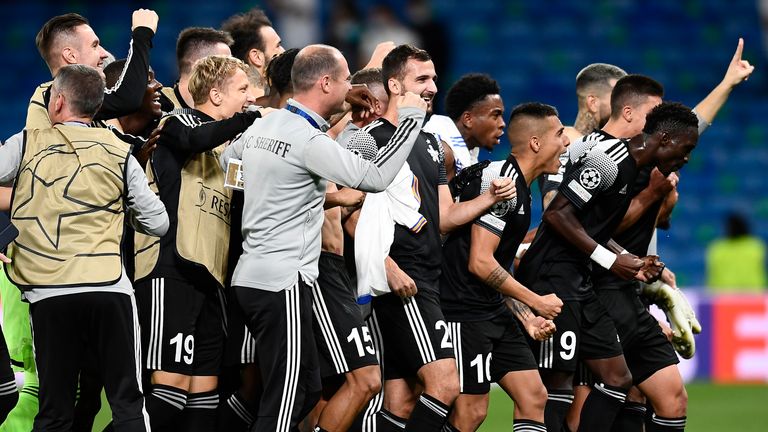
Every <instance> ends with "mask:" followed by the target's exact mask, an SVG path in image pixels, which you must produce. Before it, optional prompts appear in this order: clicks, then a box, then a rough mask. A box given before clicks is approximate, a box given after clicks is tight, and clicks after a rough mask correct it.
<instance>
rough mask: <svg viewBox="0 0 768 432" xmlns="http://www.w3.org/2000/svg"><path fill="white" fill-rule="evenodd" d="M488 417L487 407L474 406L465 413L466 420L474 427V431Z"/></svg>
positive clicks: (481, 405)
mask: <svg viewBox="0 0 768 432" xmlns="http://www.w3.org/2000/svg"><path fill="white" fill-rule="evenodd" d="M487 415H488V405H486V404H476V405H473V406H471V407H470V408H469V410H468V412H467V419H468V420H469V421H470V422H471V423H472V424H473V425H474V426H475V429H476V428H477V427H479V426H480V425H481V424H482V423H483V422H484V421H485V417H486V416H487Z"/></svg>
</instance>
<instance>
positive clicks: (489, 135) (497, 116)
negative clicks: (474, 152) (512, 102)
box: [463, 94, 506, 151]
mask: <svg viewBox="0 0 768 432" xmlns="http://www.w3.org/2000/svg"><path fill="white" fill-rule="evenodd" d="M464 115H465V118H464V119H463V120H464V122H465V125H466V126H469V125H471V126H470V127H467V128H466V130H467V131H468V132H469V134H470V136H469V137H468V139H466V141H468V142H469V141H472V142H475V143H477V145H478V146H479V147H480V148H484V149H486V150H488V151H492V150H493V148H494V147H496V145H497V144H499V139H500V138H501V136H502V135H503V134H504V127H505V126H506V123H504V102H503V101H502V100H501V96H500V95H497V94H495V95H488V96H486V97H485V98H484V99H483V100H481V101H480V102H477V103H475V104H474V105H473V106H472V108H471V109H470V110H469V111H468V112H466V113H465V114H464Z"/></svg>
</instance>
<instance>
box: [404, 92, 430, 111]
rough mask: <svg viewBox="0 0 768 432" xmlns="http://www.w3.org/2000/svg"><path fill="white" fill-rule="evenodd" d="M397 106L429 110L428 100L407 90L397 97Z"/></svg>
mask: <svg viewBox="0 0 768 432" xmlns="http://www.w3.org/2000/svg"><path fill="white" fill-rule="evenodd" d="M397 108H398V109H399V108H418V109H420V110H422V111H426V110H427V102H426V101H424V99H422V98H421V96H419V95H417V94H416V93H413V92H405V94H403V95H401V96H399V97H398V98H397Z"/></svg>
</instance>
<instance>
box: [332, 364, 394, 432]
mask: <svg viewBox="0 0 768 432" xmlns="http://www.w3.org/2000/svg"><path fill="white" fill-rule="evenodd" d="M345 378H346V379H345V381H344V384H342V385H341V388H339V390H338V391H337V392H336V394H335V395H334V396H333V397H332V398H331V399H330V400H329V401H328V403H327V404H326V406H325V409H323V412H322V414H321V415H320V418H319V419H318V422H317V425H318V426H320V427H321V428H322V429H323V430H327V431H336V430H342V431H343V430H347V429H349V427H350V426H351V425H352V422H353V421H354V420H355V417H356V416H357V414H358V412H360V410H361V409H363V407H364V406H365V404H367V403H368V401H369V400H370V399H371V398H372V397H373V395H375V394H376V393H378V392H379V390H380V389H381V372H380V371H379V366H378V365H373V366H365V367H362V368H360V369H355V370H353V371H352V372H349V373H347V374H345Z"/></svg>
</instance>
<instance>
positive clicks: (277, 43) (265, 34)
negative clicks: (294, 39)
mask: <svg viewBox="0 0 768 432" xmlns="http://www.w3.org/2000/svg"><path fill="white" fill-rule="evenodd" d="M259 32H260V33H261V39H262V40H263V41H264V69H265V70H266V68H267V65H268V64H269V62H270V61H272V59H273V58H275V57H277V56H278V55H280V54H282V53H283V52H284V51H285V48H283V42H282V40H281V39H280V36H279V35H278V34H277V32H276V31H275V29H274V28H272V27H269V26H264V27H262V28H261V29H259Z"/></svg>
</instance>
